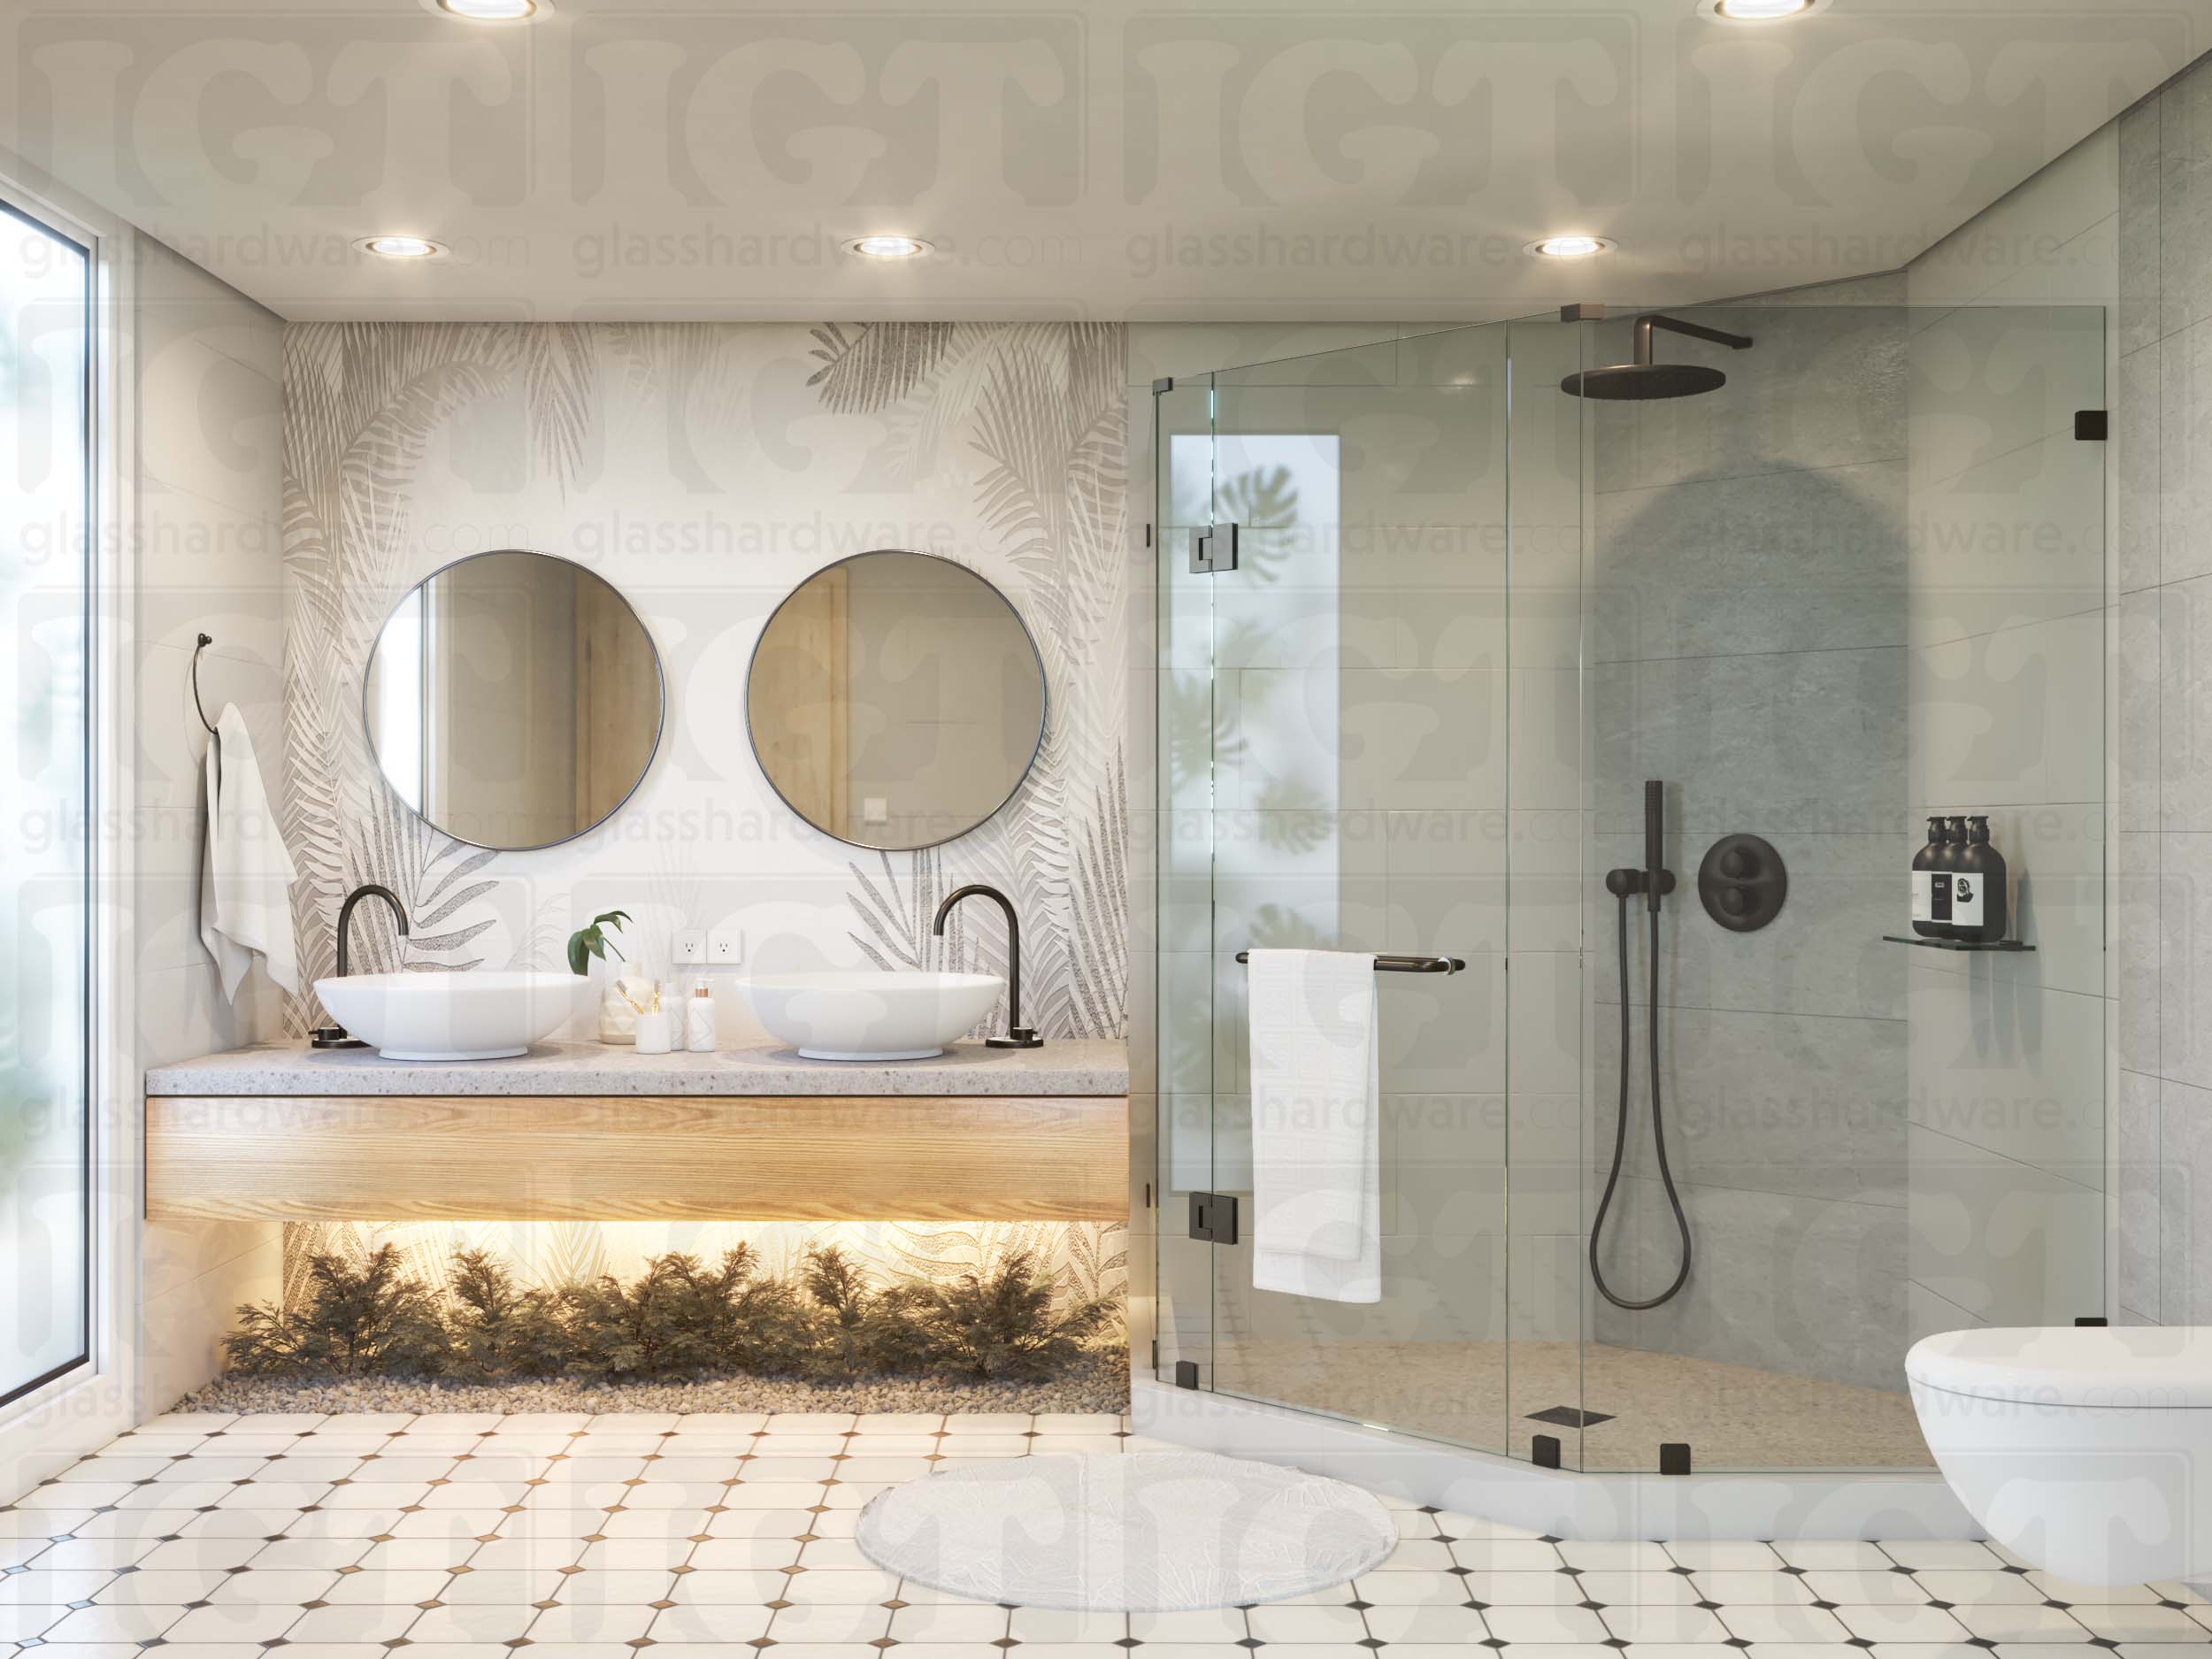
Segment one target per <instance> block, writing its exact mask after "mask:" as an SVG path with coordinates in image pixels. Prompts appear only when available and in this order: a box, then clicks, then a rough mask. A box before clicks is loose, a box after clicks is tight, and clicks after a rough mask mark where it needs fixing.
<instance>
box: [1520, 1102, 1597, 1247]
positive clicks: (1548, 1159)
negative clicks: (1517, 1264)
mask: <svg viewBox="0 0 2212 1659" xmlns="http://www.w3.org/2000/svg"><path fill="white" fill-rule="evenodd" d="M1506 1152H1507V1155H1508V1166H1507V1171H1506V1183H1507V1185H1506V1198H1507V1224H1508V1227H1509V1231H1510V1232H1512V1233H1515V1234H1516V1235H1520V1236H1529V1235H1534V1234H1540V1233H1543V1234H1552V1235H1555V1236H1577V1235H1579V1234H1580V1233H1582V1232H1583V1230H1584V1226H1585V1221H1584V1217H1585V1215H1586V1211H1587V1207H1586V1202H1585V1193H1584V1187H1585V1179H1584V1178H1585V1174H1586V1171H1587V1170H1588V1168H1589V1160H1588V1155H1587V1154H1586V1150H1585V1148H1584V1136H1583V1111H1582V1101H1581V1099H1580V1097H1579V1096H1578V1095H1574V1094H1533V1093H1529V1094H1515V1095H1514V1096H1513V1097H1512V1099H1511V1101H1510V1102H1509V1104H1508V1107H1507V1116H1506Z"/></svg>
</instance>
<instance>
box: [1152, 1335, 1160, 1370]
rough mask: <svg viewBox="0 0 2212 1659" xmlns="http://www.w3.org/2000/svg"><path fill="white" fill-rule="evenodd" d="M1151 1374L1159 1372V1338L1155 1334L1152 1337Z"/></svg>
mask: <svg viewBox="0 0 2212 1659" xmlns="http://www.w3.org/2000/svg"><path fill="white" fill-rule="evenodd" d="M1152 1374H1153V1375H1154V1376H1158V1375H1159V1374H1160V1339H1159V1338H1158V1337H1154V1338H1153V1339H1152Z"/></svg>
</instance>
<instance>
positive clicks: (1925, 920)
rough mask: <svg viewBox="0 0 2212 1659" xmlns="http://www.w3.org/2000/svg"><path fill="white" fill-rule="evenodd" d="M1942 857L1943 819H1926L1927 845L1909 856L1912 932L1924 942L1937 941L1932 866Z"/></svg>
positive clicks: (1938, 931)
mask: <svg viewBox="0 0 2212 1659" xmlns="http://www.w3.org/2000/svg"><path fill="white" fill-rule="evenodd" d="M1942 854H1943V820H1942V819H1941V818H1930V819H1929V820H1928V844H1927V845H1926V846H1925V847H1923V848H1922V849H1920V850H1919V851H1918V852H1916V853H1915V854H1914V855H1913V856H1912V930H1913V932H1914V933H1918V934H1919V935H1920V936H1921V937H1922V938H1923V939H1940V938H1941V937H1942V936H1943V935H1942V931H1941V930H1940V929H1939V928H1938V927H1937V926H1936V922H1935V873H1934V872H1935V865H1936V861H1937V859H1939V857H1941V856H1942Z"/></svg>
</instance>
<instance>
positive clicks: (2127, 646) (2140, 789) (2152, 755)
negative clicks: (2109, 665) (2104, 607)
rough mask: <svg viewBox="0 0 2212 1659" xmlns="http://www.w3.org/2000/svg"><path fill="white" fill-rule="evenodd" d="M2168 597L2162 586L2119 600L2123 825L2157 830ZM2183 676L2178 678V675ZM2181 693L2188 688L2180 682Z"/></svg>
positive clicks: (2160, 802) (2116, 659)
mask: <svg viewBox="0 0 2212 1659" xmlns="http://www.w3.org/2000/svg"><path fill="white" fill-rule="evenodd" d="M2164 603H2165V596H2164V595H2163V594H2162V593H2161V592H2159V591H2158V590H2156V589H2153V588H2146V589H2144V590H2143V591H2141V592H2139V593H2131V594H2124V595H2121V598H2120V603H2119V649H2117V650H2116V652H2115V653H2114V661H2113V670H2114V677H2115V679H2116V680H2117V682H2118V686H2117V696H2118V709H2117V722H2116V726H2117V736H2118V741H2119V756H2118V761H2119V779H2120V800H2119V809H2120V828H2121V829H2122V831H2124V832H2125V831H2131V830H2154V829H2157V828H2159V827H2161V826H2162V822H2163V818H2162V813H2163V809H2164V803H2163V798H2162V796H2163V786H2162V775H2163V762H2164V751H2165V741H2164V733H2163V729H2162V725H2161V721H2162V718H2163V715H2162V703H2163V698H2164V680H2165V669H2164V664H2163V660H2162V659H2163V654H2164V645H2163V629H2162V623H2161V618H2160V614H2159V613H2160V611H2161V610H2162V608H2163V606H2164ZM2177 678H2178V676H2177ZM2176 689H2177V691H2180V690H2183V689H2185V687H2181V686H2177V687H2176Z"/></svg>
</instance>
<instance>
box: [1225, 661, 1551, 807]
mask: <svg viewBox="0 0 2212 1659" xmlns="http://www.w3.org/2000/svg"><path fill="white" fill-rule="evenodd" d="M1233 679H1234V684H1233V687H1229V686H1228V681H1227V679H1226V678H1225V680H1223V682H1222V683H1221V685H1218V686H1217V688H1216V695H1217V698H1219V697H1221V696H1223V695H1224V691H1223V687H1227V691H1226V696H1227V698H1228V704H1227V707H1226V710H1225V713H1223V714H1217V719H1225V721H1226V722H1227V724H1228V729H1229V732H1230V733H1231V739H1230V743H1229V745H1228V749H1229V753H1230V754H1231V755H1233V760H1230V761H1229V764H1227V765H1226V766H1223V765H1222V764H1221V762H1220V760H1218V759H1217V771H1216V786H1217V788H1218V789H1220V790H1221V792H1222V793H1221V799H1222V801H1223V803H1224V804H1227V805H1233V806H1239V807H1246V808H1267V809H1271V810H1273V809H1280V808H1292V809H1303V808H1321V809H1331V808H1334V809H1337V810H1346V809H1354V808H1376V809H1381V810H1391V811H1414V810H1458V809H1462V808H1472V807H1485V806H1503V805H1504V804H1505V803H1506V795H1507V788H1508V783H1507V773H1506V760H1507V751H1506V733H1505V704H1506V696H1505V693H1506V680H1505V676H1504V675H1503V674H1502V673H1501V672H1494V671H1489V670H1481V669H1467V670H1459V671H1452V672H1441V673H1425V672H1414V671H1398V670H1389V669H1383V670H1371V669H1346V670H1344V671H1342V672H1333V671H1329V670H1314V671H1307V672H1296V671H1288V670H1278V669H1247V670H1245V671H1243V672H1240V673H1238V674H1236V675H1235V676H1234V677H1233Z"/></svg>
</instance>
